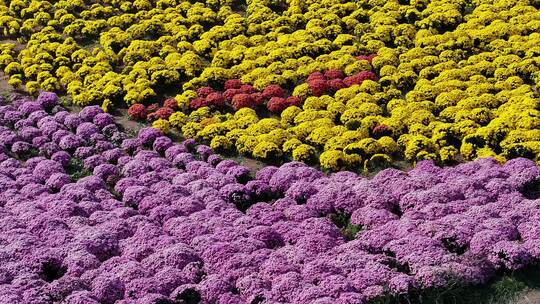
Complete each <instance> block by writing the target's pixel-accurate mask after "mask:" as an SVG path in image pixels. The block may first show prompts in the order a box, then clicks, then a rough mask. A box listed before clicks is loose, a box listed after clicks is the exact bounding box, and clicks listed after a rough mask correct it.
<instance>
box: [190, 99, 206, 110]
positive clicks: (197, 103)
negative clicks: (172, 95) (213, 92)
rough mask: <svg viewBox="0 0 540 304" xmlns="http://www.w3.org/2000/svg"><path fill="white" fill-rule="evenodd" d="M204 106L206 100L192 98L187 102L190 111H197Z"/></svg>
mask: <svg viewBox="0 0 540 304" xmlns="http://www.w3.org/2000/svg"><path fill="white" fill-rule="evenodd" d="M205 106H206V99H205V98H202V97H197V98H193V99H192V100H191V101H190V102H189V107H190V108H192V109H198V108H202V107H205Z"/></svg>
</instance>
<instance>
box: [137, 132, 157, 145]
mask: <svg viewBox="0 0 540 304" xmlns="http://www.w3.org/2000/svg"><path fill="white" fill-rule="evenodd" d="M162 135H163V133H162V132H161V131H159V130H158V129H155V128H143V129H141V130H139V133H138V135H137V138H138V139H139V140H140V141H141V144H142V145H146V146H152V144H153V143H154V140H156V139H157V138H158V137H160V136H162Z"/></svg>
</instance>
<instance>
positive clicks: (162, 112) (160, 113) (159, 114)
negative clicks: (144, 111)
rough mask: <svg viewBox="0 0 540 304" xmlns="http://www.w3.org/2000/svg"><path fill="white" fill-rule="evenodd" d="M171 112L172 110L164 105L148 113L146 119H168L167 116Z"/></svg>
mask: <svg viewBox="0 0 540 304" xmlns="http://www.w3.org/2000/svg"><path fill="white" fill-rule="evenodd" d="M173 112H174V110H173V109H171V108H166V107H163V108H159V109H158V110H157V111H155V112H154V113H151V114H149V115H148V120H150V121H152V120H156V119H160V118H161V119H169V116H171V115H172V113H173Z"/></svg>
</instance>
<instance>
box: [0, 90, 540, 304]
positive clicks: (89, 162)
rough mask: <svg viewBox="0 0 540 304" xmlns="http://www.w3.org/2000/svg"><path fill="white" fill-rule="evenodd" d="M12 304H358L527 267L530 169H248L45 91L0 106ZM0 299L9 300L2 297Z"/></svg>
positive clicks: (528, 164)
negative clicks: (126, 128) (368, 174)
mask: <svg viewBox="0 0 540 304" xmlns="http://www.w3.org/2000/svg"><path fill="white" fill-rule="evenodd" d="M0 117H1V119H0V120H1V122H2V128H1V133H0V141H1V144H2V149H1V154H0V160H1V163H0V180H1V187H2V195H1V196H0V214H1V217H0V219H1V221H0V223H1V225H0V231H1V233H0V243H1V244H2V251H1V252H2V254H1V256H0V260H1V263H0V265H1V266H0V274H1V276H0V278H1V279H2V280H1V284H0V294H2V299H8V302H10V303H53V302H55V303H57V302H62V303H333V302H336V301H337V303H369V301H371V300H375V299H377V298H379V297H383V296H384V295H386V294H395V295H399V294H401V295H406V294H408V293H410V292H412V291H415V290H423V289H433V288H444V287H445V286H447V285H449V284H452V282H455V281H456V280H458V281H461V282H465V283H468V284H478V283H484V282H487V281H488V280H489V279H490V278H491V277H493V276H494V275H495V274H496V273H497V272H498V271H504V270H518V269H521V268H523V267H526V266H530V265H534V264H535V263H538V261H539V259H540V241H539V240H538V238H539V235H540V230H539V229H540V218H539V217H540V212H539V210H540V208H539V201H540V200H539V199H538V198H539V197H540V187H539V186H538V181H539V180H540V168H539V167H538V166H536V165H535V164H534V162H532V161H530V160H527V159H523V158H519V159H515V160H511V161H509V162H507V163H506V164H505V165H500V164H497V163H496V161H495V160H493V159H479V160H477V161H473V162H469V163H466V164H461V165H458V166H456V167H448V168H440V167H437V166H435V165H434V164H433V162H432V161H422V162H419V163H418V164H417V166H416V168H414V169H413V170H411V171H409V172H403V171H399V170H395V169H386V170H383V171H381V172H380V173H378V174H377V175H376V176H375V177H374V178H373V179H366V178H364V177H361V176H358V175H356V174H354V173H352V172H340V173H334V174H330V175H327V174H325V173H323V172H321V171H319V170H317V169H314V168H312V167H309V166H306V165H305V164H302V163H300V162H290V163H286V164H284V165H282V166H280V167H275V166H267V167H265V168H262V169H260V170H259V171H257V172H250V170H249V169H248V168H246V167H244V166H241V165H239V164H238V163H236V162H234V161H231V160H227V159H222V158H221V157H220V156H219V155H217V154H214V153H213V151H212V150H211V148H209V147H208V146H205V145H197V144H196V143H195V141H193V140H186V141H184V142H182V143H179V144H175V143H173V142H172V141H171V139H170V138H168V137H167V136H164V135H163V133H162V132H161V131H159V130H157V129H153V128H144V129H141V130H140V131H139V132H138V134H137V136H136V137H130V136H128V135H127V134H126V133H124V132H123V131H121V130H120V129H119V126H117V125H116V124H115V123H114V119H113V117H112V116H111V115H110V114H107V113H104V112H103V111H102V110H101V108H100V107H98V106H89V107H86V108H84V109H83V110H82V111H81V112H80V113H78V114H70V113H69V112H67V111H65V110H64V109H63V108H62V107H61V106H59V105H58V97H57V96H56V95H55V94H54V93H42V94H41V95H40V96H39V97H38V98H37V100H36V101H29V100H28V99H26V98H25V97H20V96H18V95H14V96H12V100H11V102H10V103H9V104H7V105H3V106H0ZM6 303H7V302H6Z"/></svg>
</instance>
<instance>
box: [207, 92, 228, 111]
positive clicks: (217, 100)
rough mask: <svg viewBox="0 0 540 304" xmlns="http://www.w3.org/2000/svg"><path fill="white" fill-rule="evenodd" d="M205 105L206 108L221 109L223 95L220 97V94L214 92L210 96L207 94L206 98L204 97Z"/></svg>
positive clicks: (223, 103) (223, 99) (223, 102)
mask: <svg viewBox="0 0 540 304" xmlns="http://www.w3.org/2000/svg"><path fill="white" fill-rule="evenodd" d="M205 103H206V104H207V105H208V106H214V107H216V108H221V107H223V106H224V105H225V98H224V97H223V95H221V93H219V92H214V93H210V94H208V96H206V100H205Z"/></svg>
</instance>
